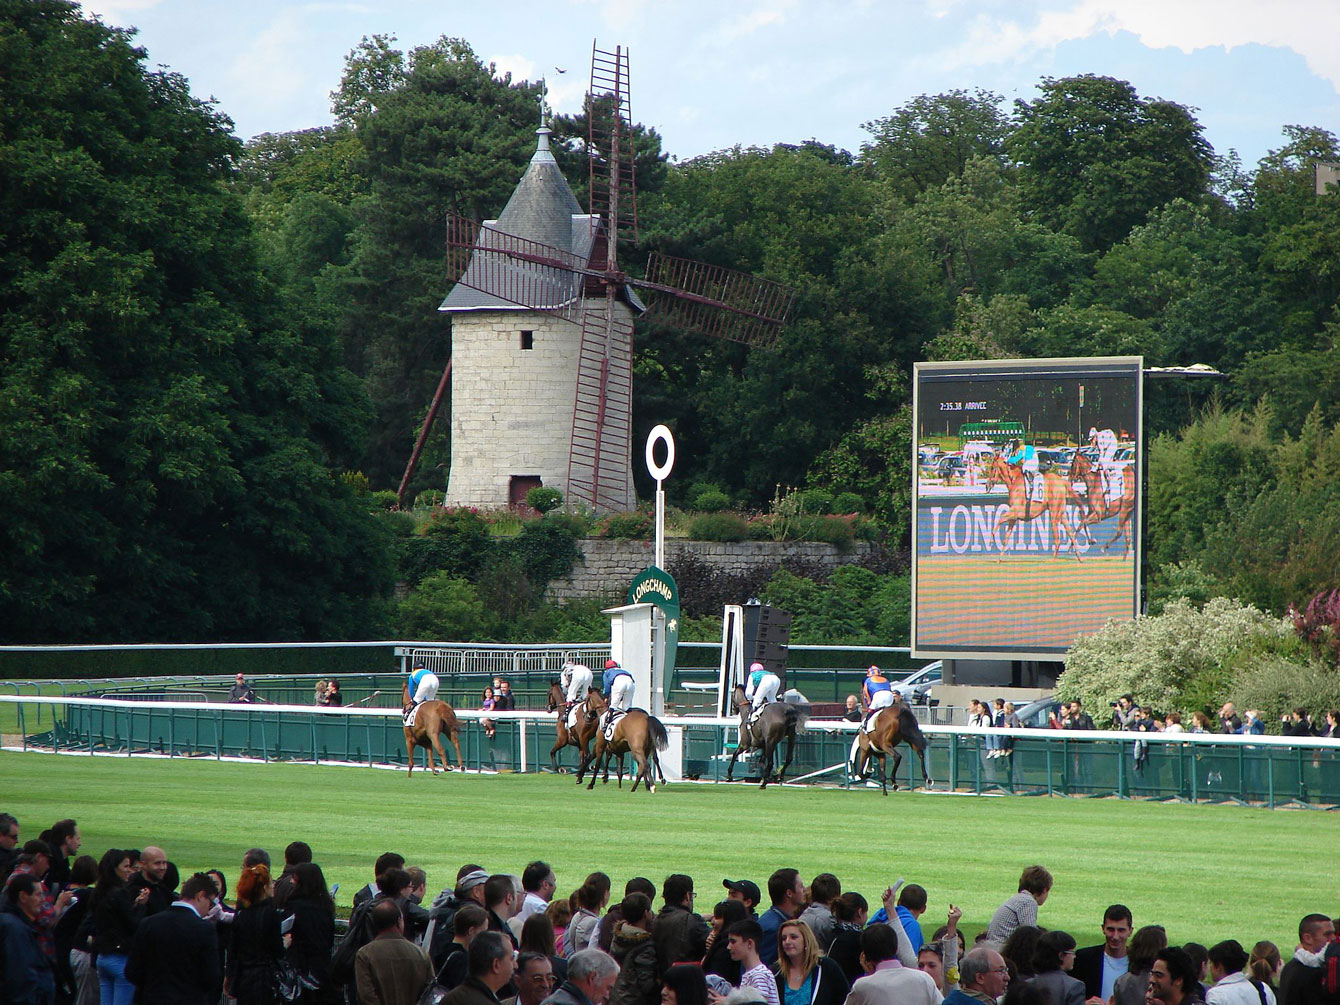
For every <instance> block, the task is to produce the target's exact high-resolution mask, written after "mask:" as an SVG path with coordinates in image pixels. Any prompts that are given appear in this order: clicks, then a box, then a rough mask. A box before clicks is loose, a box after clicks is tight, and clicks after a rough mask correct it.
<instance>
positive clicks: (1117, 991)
mask: <svg viewBox="0 0 1340 1005" xmlns="http://www.w3.org/2000/svg"><path fill="white" fill-rule="evenodd" d="M1167 948H1168V933H1167V932H1165V931H1164V930H1163V926H1162V925H1145V926H1144V927H1143V928H1141V929H1140V930H1139V931H1137V932H1136V933H1135V934H1134V935H1132V936H1131V941H1130V945H1129V946H1128V947H1127V954H1126V963H1127V970H1126V973H1124V974H1122V975H1121V976H1120V977H1118V978H1117V980H1116V982H1115V983H1114V984H1113V986H1112V999H1113V1003H1114V1005H1144V1000H1145V991H1146V989H1148V987H1149V968H1150V967H1151V966H1153V965H1154V958H1155V957H1156V956H1157V955H1158V954H1159V953H1160V952H1161V951H1162V950H1164V949H1167Z"/></svg>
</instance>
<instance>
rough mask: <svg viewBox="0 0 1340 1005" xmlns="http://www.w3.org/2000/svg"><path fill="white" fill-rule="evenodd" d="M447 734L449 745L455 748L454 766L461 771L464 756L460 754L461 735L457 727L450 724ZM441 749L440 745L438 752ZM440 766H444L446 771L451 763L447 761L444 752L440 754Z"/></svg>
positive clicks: (463, 767)
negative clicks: (449, 740)
mask: <svg viewBox="0 0 1340 1005" xmlns="http://www.w3.org/2000/svg"><path fill="white" fill-rule="evenodd" d="M447 736H449V737H450V738H451V745H452V746H453V747H455V748H456V767H457V768H458V769H460V770H461V771H464V770H465V758H463V757H462V756H461V737H460V731H459V729H458V727H456V726H452V727H451V731H450V732H449V733H447ZM441 749H442V748H440V747H439V748H438V750H439V752H440V751H441ZM442 767H444V768H446V769H447V770H448V771H450V770H451V765H450V764H448V763H447V757H446V755H445V754H443V755H442Z"/></svg>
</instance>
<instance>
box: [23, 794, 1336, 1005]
mask: <svg viewBox="0 0 1340 1005" xmlns="http://www.w3.org/2000/svg"><path fill="white" fill-rule="evenodd" d="M80 846H81V836H80V833H79V828H78V825H77V824H76V822H75V821H74V820H61V821H58V822H56V823H55V824H53V825H52V827H51V828H50V829H48V830H45V831H43V832H42V833H41V834H40V836H39V837H37V838H34V839H32V840H29V841H27V842H21V841H20V827H19V822H18V821H17V820H16V819H15V818H14V817H13V816H12V815H10V814H7V813H0V880H3V897H2V898H0V1001H2V1002H4V1003H6V1005H10V1003H13V1005H132V1003H138V1005H220V1003H225V1005H226V1003H228V1002H230V1001H235V1002H236V1003H237V1005H281V1003H286V1002H295V1001H296V1002H301V1003H305V1005H344V1003H349V1005H420V1003H421V1002H425V1001H430V1000H431V1001H433V1002H435V1003H437V1005H606V1003H607V1005H747V1003H756V1002H762V1003H765V1005H844V1003H846V1005H938V1003H940V1002H941V1001H944V1002H946V1003H948V1005H997V1003H1000V1005H1335V1003H1336V1002H1337V1001H1338V1000H1340V998H1337V993H1336V988H1335V987H1334V986H1333V984H1334V983H1335V981H1336V977H1335V975H1336V973H1337V971H1340V959H1337V958H1336V957H1337V956H1340V947H1337V945H1336V944H1335V942H1334V940H1335V930H1336V929H1335V922H1334V921H1333V920H1332V919H1331V918H1329V917H1328V916H1326V915H1324V914H1309V915H1307V916H1305V917H1304V918H1303V919H1302V921H1301V922H1300V923H1299V929H1298V945H1297V946H1296V947H1295V948H1294V949H1293V950H1292V951H1291V952H1290V953H1288V954H1287V957H1286V954H1284V953H1281V952H1280V950H1279V948H1278V947H1276V946H1275V945H1274V944H1272V943H1270V942H1266V941H1261V942H1257V943H1255V945H1254V946H1253V948H1252V950H1251V951H1250V952H1248V951H1247V950H1245V949H1244V948H1243V946H1242V945H1241V944H1239V943H1238V942H1236V941H1234V940H1227V941H1224V942H1220V943H1218V944H1217V945H1215V946H1212V947H1210V948H1209V949H1206V948H1205V947H1203V946H1199V945H1196V944H1194V943H1185V944H1183V945H1181V946H1173V945H1170V944H1169V941H1170V940H1169V937H1168V933H1167V932H1166V931H1165V930H1164V929H1163V928H1162V927H1161V926H1158V925H1146V926H1144V927H1141V928H1135V927H1134V921H1133V919H1132V917H1131V912H1130V911H1129V910H1128V909H1127V908H1126V907H1124V906H1122V905H1120V904H1113V905H1112V906H1111V907H1109V908H1108V909H1107V910H1106V912H1105V913H1104V916H1103V919H1102V932H1103V941H1102V942H1101V943H1099V944H1097V945H1093V946H1088V947H1083V948H1078V947H1077V943H1076V940H1075V939H1074V937H1072V936H1071V935H1070V934H1068V933H1066V932H1063V931H1055V930H1053V931H1048V930H1047V929H1045V928H1043V927H1040V926H1039V925H1038V915H1039V909H1040V908H1042V906H1043V905H1044V904H1046V902H1047V899H1048V896H1049V894H1050V892H1051V888H1052V876H1051V873H1050V872H1049V871H1048V870H1047V869H1045V868H1043V867H1042V866H1036V865H1035V866H1029V867H1028V868H1026V869H1025V870H1023V873H1022V874H1021V876H1020V878H1019V883H1018V890H1017V892H1016V893H1014V894H1013V895H1012V896H1009V897H1008V898H1004V899H1003V902H1002V903H1001V905H1000V907H999V908H998V909H997V910H996V911H995V913H994V915H993V916H992V917H991V918H990V920H989V923H988V924H987V925H986V926H985V927H984V929H983V930H982V932H981V934H980V935H979V936H978V937H977V938H976V940H975V943H974V945H973V946H972V947H971V948H969V946H968V945H967V943H966V940H965V939H964V935H963V932H962V931H961V930H960V929H959V920H960V917H961V914H960V912H959V910H958V909H957V908H955V907H953V906H952V905H951V906H950V908H949V911H948V913H947V915H946V916H945V923H944V924H943V925H940V926H939V927H938V928H936V929H935V931H934V932H933V933H932V934H931V935H930V936H929V937H927V935H926V932H925V930H924V929H923V928H922V918H923V917H924V915H925V913H926V909H927V904H928V894H927V891H926V889H925V888H924V887H922V886H921V885H919V884H917V883H904V882H903V881H902V880H899V881H898V882H897V883H895V884H894V885H892V886H890V887H888V888H886V889H885V890H884V891H883V893H882V895H881V896H880V901H881V906H880V908H879V909H878V910H877V911H876V912H875V913H874V914H871V913H870V903H869V902H868V901H867V900H866V898H865V897H864V896H862V895H861V894H860V893H858V892H856V891H853V890H847V891H844V890H843V889H842V884H841V881H840V880H839V879H838V877H837V876H835V875H833V874H831V873H820V874H819V875H817V876H815V877H813V878H812V879H811V880H810V882H809V883H808V884H807V883H805V881H804V879H803V877H802V876H801V875H800V873H799V872H798V871H797V870H795V869H789V868H783V869H778V870H776V871H775V872H773V873H772V875H771V876H769V878H768V881H767V884H766V897H767V903H766V904H765V903H764V899H763V898H764V896H765V893H764V891H763V890H761V889H760V888H759V886H758V885H757V884H755V883H754V882H753V881H752V880H749V879H729V878H728V879H724V880H722V881H721V886H720V887H719V888H716V889H718V899H717V901H716V903H715V905H714V906H713V907H712V909H711V910H710V911H708V910H704V909H703V908H705V906H706V905H704V904H699V903H698V902H697V899H696V893H697V891H696V889H695V884H694V880H693V879H692V878H691V877H689V876H687V875H683V874H678V873H676V874H672V875H670V876H667V877H666V878H665V879H664V880H663V882H662V883H661V886H660V889H659V891H658V890H657V888H656V886H655V885H654V884H653V883H652V881H651V880H650V879H647V878H643V877H636V878H633V879H631V880H629V881H628V882H627V883H626V884H625V886H624V890H623V895H622V897H621V898H620V899H618V900H614V898H613V897H612V890H611V881H610V878H609V877H608V876H607V875H606V874H605V873H603V872H593V873H591V874H590V875H588V876H587V877H586V878H585V879H583V880H582V881H581V883H580V884H578V885H577V887H576V889H574V890H573V891H572V893H571V894H570V895H569V896H567V897H562V896H556V894H557V892H558V889H559V883H558V880H557V877H556V876H555V875H554V872H553V869H552V868H551V867H550V866H549V865H548V864H546V863H545V862H542V861H535V862H531V863H529V864H528V865H527V866H526V867H525V868H524V869H523V870H522V872H521V874H520V875H514V874H511V873H501V872H499V873H490V872H489V871H488V870H486V869H485V868H484V867H483V866H481V865H479V864H477V863H467V864H465V865H462V866H461V867H460V869H459V870H458V871H457V874H456V877H455V880H454V882H453V884H452V885H451V886H450V887H449V888H447V889H445V890H443V891H442V893H441V894H439V895H438V896H437V897H435V898H432V899H431V900H429V901H427V903H425V901H426V900H427V889H428V877H427V875H426V873H425V872H424V870H423V869H421V868H418V867H415V866H407V865H406V862H405V859H404V857H403V856H401V855H398V854H396V853H393V852H386V853H384V854H382V855H380V856H378V858H377V859H376V861H375V862H374V863H373V879H372V881H371V882H370V883H368V884H367V886H365V887H363V888H362V889H360V890H359V891H358V892H357V893H356V894H355V895H354V898H353V902H354V906H353V911H352V913H351V915H350V917H349V919H348V925H347V930H346V931H345V933H344V934H343V936H342V937H340V938H337V934H336V933H337V922H336V910H335V904H334V901H333V898H332V891H331V890H329V889H328V888H327V884H326V879H325V876H324V875H323V873H322V871H321V867H320V866H319V865H318V864H316V863H315V862H314V861H313V855H312V849H311V848H310V846H308V845H307V844H306V843H305V842H302V841H295V842H293V843H291V844H289V845H288V846H287V847H286V848H285V849H284V856H283V863H282V865H281V866H280V867H279V868H278V869H277V870H276V869H273V868H272V863H271V858H270V855H269V854H268V853H267V852H266V851H265V850H264V849H261V848H252V849H249V850H247V851H246V852H245V853H244V854H243V855H242V857H241V860H240V862H239V863H238V864H237V873H236V875H237V879H236V883H235V885H234V886H233V887H231V888H230V887H229V886H228V883H227V877H226V876H225V874H224V873H223V872H220V871H218V870H209V871H206V872H199V873H196V874H194V875H192V876H188V877H185V879H184V880H183V878H182V877H181V876H180V875H179V874H178V871H177V869H176V868H175V866H173V864H172V863H171V861H170V860H169V858H168V855H167V853H166V852H165V851H164V850H163V849H162V848H158V847H155V846H148V847H145V848H143V849H138V850H129V849H118V848H111V849H107V850H106V851H105V852H104V853H103V854H102V856H101V857H100V858H99V859H97V860H95V859H94V858H93V857H92V856H89V855H79V851H80ZM276 873H277V875H276ZM714 888H715V884H714ZM658 895H659V899H660V902H661V904H660V908H659V910H658V909H657V908H656V904H655V901H656V899H657V896H658Z"/></svg>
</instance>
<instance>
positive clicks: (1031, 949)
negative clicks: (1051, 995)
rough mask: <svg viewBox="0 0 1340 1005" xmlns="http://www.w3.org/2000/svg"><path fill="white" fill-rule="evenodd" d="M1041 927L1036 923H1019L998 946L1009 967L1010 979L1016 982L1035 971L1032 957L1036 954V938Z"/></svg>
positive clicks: (1040, 935)
mask: <svg viewBox="0 0 1340 1005" xmlns="http://www.w3.org/2000/svg"><path fill="white" fill-rule="evenodd" d="M1041 937H1042V929H1041V928H1039V927H1038V926H1037V925H1020V926H1019V927H1018V928H1016V929H1015V930H1014V931H1013V932H1011V933H1010V937H1009V938H1008V939H1006V940H1005V943H1004V945H1002V946H1001V947H1000V955H1001V956H1003V957H1005V962H1006V963H1007V964H1008V965H1009V968H1010V981H1011V983H1017V982H1022V981H1026V980H1029V979H1030V978H1031V977H1033V976H1034V974H1035V973H1036V971H1035V970H1034V969H1033V957H1034V956H1035V955H1036V954H1037V948H1038V939H1040V938H1041Z"/></svg>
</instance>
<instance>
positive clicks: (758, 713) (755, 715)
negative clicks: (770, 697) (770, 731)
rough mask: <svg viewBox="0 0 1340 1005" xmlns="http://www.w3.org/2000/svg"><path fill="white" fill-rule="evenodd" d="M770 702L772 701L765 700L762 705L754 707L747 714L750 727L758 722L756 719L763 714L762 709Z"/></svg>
mask: <svg viewBox="0 0 1340 1005" xmlns="http://www.w3.org/2000/svg"><path fill="white" fill-rule="evenodd" d="M771 704H772V702H770V701H765V702H764V703H763V704H762V705H760V706H759V707H758V708H756V709H754V711H753V712H751V713H750V714H749V720H748V725H749V727H750V728H751V729H752V728H753V726H754V724H755V723H756V722H758V720H759V719H760V718H761V717H762V716H763V710H764V709H765V708H767V707H768V706H769V705H771Z"/></svg>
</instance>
